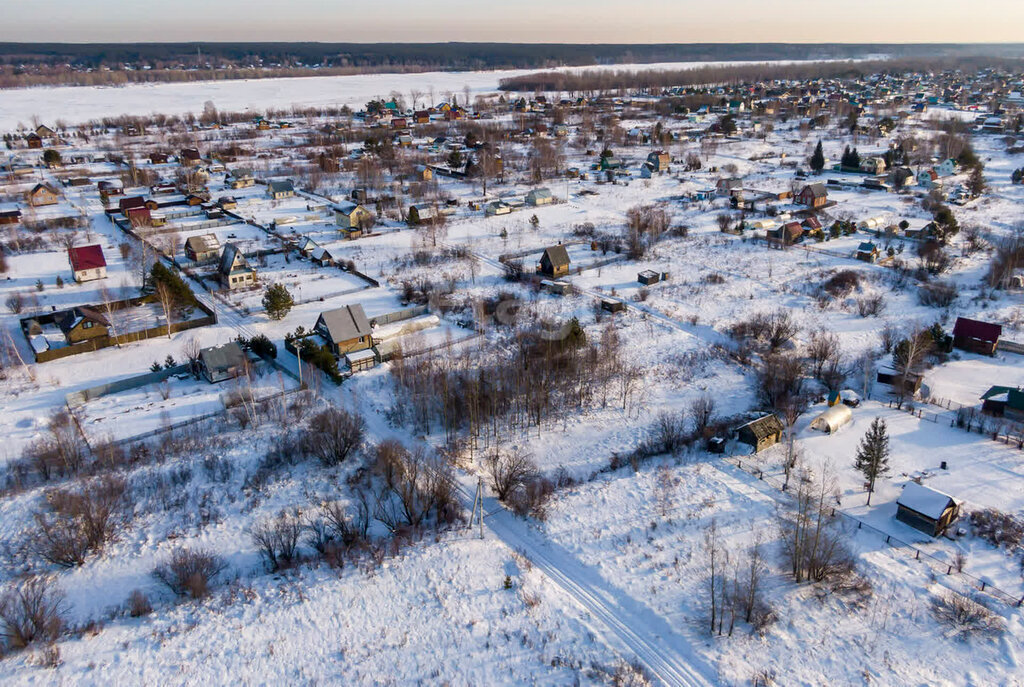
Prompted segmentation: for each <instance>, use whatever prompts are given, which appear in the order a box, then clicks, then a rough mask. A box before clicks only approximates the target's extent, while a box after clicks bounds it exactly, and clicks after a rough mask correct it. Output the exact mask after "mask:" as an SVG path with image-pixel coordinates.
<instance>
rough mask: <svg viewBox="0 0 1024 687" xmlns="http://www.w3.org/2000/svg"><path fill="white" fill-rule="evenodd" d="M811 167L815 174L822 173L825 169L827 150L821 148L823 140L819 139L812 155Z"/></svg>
mask: <svg viewBox="0 0 1024 687" xmlns="http://www.w3.org/2000/svg"><path fill="white" fill-rule="evenodd" d="M811 169H813V170H814V173H815V174H821V170H823V169H825V151H824V150H822V148H821V141H820V140H819V141H818V146H817V147H816V148H815V149H814V155H811Z"/></svg>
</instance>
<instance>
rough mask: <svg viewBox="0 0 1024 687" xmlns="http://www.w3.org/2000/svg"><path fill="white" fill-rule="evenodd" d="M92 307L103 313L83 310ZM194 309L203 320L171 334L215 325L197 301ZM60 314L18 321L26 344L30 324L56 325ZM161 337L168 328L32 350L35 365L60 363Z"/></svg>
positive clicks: (128, 303)
mask: <svg viewBox="0 0 1024 687" xmlns="http://www.w3.org/2000/svg"><path fill="white" fill-rule="evenodd" d="M146 298H147V297H145V296H143V297H140V298H129V299H126V300H123V301H117V302H115V303H112V304H111V308H113V309H114V310H120V309H122V308H126V307H134V306H137V305H139V304H141V303H142V302H143V301H145V300H146ZM83 307H91V308H93V309H94V310H99V311H101V312H103V311H105V310H106V307H105V306H83ZM194 307H196V308H197V309H199V310H201V311H203V312H204V313H206V316H205V317H199V318H196V319H194V320H186V321H184V322H174V323H172V324H171V325H170V331H171V333H172V334H174V333H176V332H183V331H186V330H189V329H195V328H197V327H205V326H207V325H211V324H216V322H217V315H216V313H214V311H213V310H211V309H210V308H209V307H207V306H206V305H204V304H203V303H202V302H200V301H199V300H196V301H195V303H194ZM63 314H64V313H63V312H56V313H47V314H45V315H41V316H38V317H26V318H22V319H21V331H22V333H23V334H24V335H25V339H26V340H28V342H29V344H30V345H31V343H32V335H31V330H32V326H33V324H36V325H39V324H55V323H56V320H57V317H58V316H60V315H63ZM162 336H167V325H166V324H161V325H159V326H157V327H150V328H148V329H141V330H138V331H134V332H126V333H124V334H118V335H116V336H110V335H104V336H98V337H96V338H93V339H89V340H87V341H81V342H79V343H76V344H71V345H69V346H64V347H62V348H48V349H46V350H43V351H37V350H35V348H34V347H32V350H33V353H34V355H35V359H36V362H37V363H46V362H50V361H51V360H59V359H61V358H67V357H68V356H72V355H78V354H80V353H90V352H92V351H98V350H100V349H101V348H109V347H110V346H115V345H120V344H127V343H135V342H136V341H142V340H144V339H157V338H160V337H162Z"/></svg>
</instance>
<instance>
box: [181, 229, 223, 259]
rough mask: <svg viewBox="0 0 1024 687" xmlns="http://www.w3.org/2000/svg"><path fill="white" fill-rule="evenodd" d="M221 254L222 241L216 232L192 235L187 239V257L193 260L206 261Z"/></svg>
mask: <svg viewBox="0 0 1024 687" xmlns="http://www.w3.org/2000/svg"><path fill="white" fill-rule="evenodd" d="M218 255H220V241H219V240H218V239H217V235H216V234H203V235H202V236H190V237H188V240H187V241H185V257H187V258H188V259H189V260H191V261H192V262H206V261H207V260H213V259H214V258H216V257H217V256H218Z"/></svg>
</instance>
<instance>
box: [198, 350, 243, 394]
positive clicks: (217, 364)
mask: <svg viewBox="0 0 1024 687" xmlns="http://www.w3.org/2000/svg"><path fill="white" fill-rule="evenodd" d="M246 363H247V360H246V357H245V351H243V350H242V347H241V346H239V345H238V343H237V342H235V341H232V342H231V343H226V344H222V345H220V346H211V347H210V348H204V349H203V350H201V351H199V370H200V372H201V373H202V375H203V376H204V377H206V381H208V382H210V383H211V384H216V383H217V382H222V381H224V380H226V379H234V378H235V377H240V376H241V375H242V374H244V372H245V366H246Z"/></svg>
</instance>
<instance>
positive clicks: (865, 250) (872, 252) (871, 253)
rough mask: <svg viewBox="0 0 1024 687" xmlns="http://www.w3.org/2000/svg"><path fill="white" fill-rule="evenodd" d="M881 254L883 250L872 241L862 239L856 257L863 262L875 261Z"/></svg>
mask: <svg viewBox="0 0 1024 687" xmlns="http://www.w3.org/2000/svg"><path fill="white" fill-rule="evenodd" d="M880 254H881V251H880V250H879V249H878V246H876V245H875V244H874V243H873V242H871V241H862V242H861V244H860V245H859V246H857V254H856V258H857V259H858V260H861V261H863V262H874V261H875V260H877V259H878V256H879V255H880Z"/></svg>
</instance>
